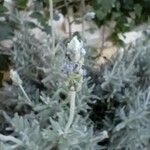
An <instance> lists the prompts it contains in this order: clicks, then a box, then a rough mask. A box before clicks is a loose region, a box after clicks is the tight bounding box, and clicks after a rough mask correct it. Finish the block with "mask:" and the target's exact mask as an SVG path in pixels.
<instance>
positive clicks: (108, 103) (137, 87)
mask: <svg viewBox="0 0 150 150" xmlns="http://www.w3.org/2000/svg"><path fill="white" fill-rule="evenodd" d="M148 31H149V29H148V28H146V29H145V28H144V31H143V34H142V35H143V36H142V38H140V40H137V41H136V42H135V44H131V45H130V46H129V47H128V48H126V49H125V48H121V49H119V50H118V53H117V55H116V56H115V57H114V59H112V61H111V62H108V63H107V64H106V65H105V66H102V68H101V71H100V72H97V75H96V76H97V78H93V79H92V81H94V83H96V86H95V88H94V89H95V90H94V93H95V94H96V93H97V95H98V96H99V97H100V101H97V103H96V104H94V105H93V112H92V113H91V118H92V120H93V121H94V122H95V124H96V128H97V129H99V128H104V129H107V130H108V131H109V136H110V139H109V140H107V141H105V142H104V143H101V144H102V145H107V149H109V150H116V149H117V150H120V149H126V150H127V149H128V150H142V149H145V150H148V149H149V142H150V137H149V135H148V134H149V130H150V128H149V127H150V120H149V114H150V111H149V106H150V105H149V104H150V97H149V93H150V91H149V83H150V80H149V79H150V78H149V77H150V75H149V69H150V68H149V56H150V55H149V52H150V50H149V48H150V47H149V46H150V45H149V43H150V42H149V33H148ZM95 81H96V82H95Z"/></svg>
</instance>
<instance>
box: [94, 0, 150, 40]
mask: <svg viewBox="0 0 150 150" xmlns="http://www.w3.org/2000/svg"><path fill="white" fill-rule="evenodd" d="M148 5H150V1H148V0H144V1H139V0H120V1H117V0H105V1H103V0H96V1H93V7H94V10H95V13H96V22H97V24H98V25H102V24H105V23H106V22H107V21H110V20H112V21H115V22H116V27H115V30H114V33H113V34H112V37H113V39H114V40H115V39H116V38H117V37H116V35H117V34H118V33H119V32H126V31H128V30H131V29H133V27H135V26H136V25H137V24H140V23H143V22H146V21H147V20H148V18H149V15H150V12H149V9H148V8H147V6H148ZM117 40H118V39H117Z"/></svg>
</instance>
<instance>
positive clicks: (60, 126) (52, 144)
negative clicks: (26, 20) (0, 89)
mask: <svg viewBox="0 0 150 150" xmlns="http://www.w3.org/2000/svg"><path fill="white" fill-rule="evenodd" d="M85 53H86V52H85V49H84V47H83V43H82V41H79V40H78V38H77V37H76V36H75V37H73V38H72V40H71V41H70V42H69V43H68V44H67V45H64V44H63V43H62V42H57V43H56V44H55V45H53V40H52V43H51V39H50V38H49V36H48V35H47V37H46V40H45V41H44V42H40V41H38V40H37V39H35V37H34V36H33V35H31V34H30V33H29V30H28V28H26V26H24V24H23V21H21V30H20V31H16V33H15V37H14V50H13V54H12V55H13V60H14V62H15V68H14V69H13V70H11V72H10V73H11V78H12V81H13V85H12V88H11V91H12V92H13V93H15V94H16V97H15V99H16V103H17V104H16V106H15V107H17V108H18V107H19V108H18V109H16V111H15V114H14V115H11V116H10V115H9V114H7V113H6V112H4V113H3V115H4V117H5V119H6V121H7V122H8V124H9V125H8V127H7V128H5V130H10V129H11V131H12V132H11V134H9V135H4V134H0V140H1V147H2V149H4V150H5V149H10V150H19V149H20V150H23V149H25V150H30V149H35V150H42V149H44V150H49V149H51V150H53V149H59V150H67V149H68V150H70V149H72V150H75V149H83V150H84V149H87V150H92V149H93V150H95V149H99V148H100V147H99V146H98V142H99V141H101V140H103V139H105V138H107V137H108V135H107V131H105V130H104V131H103V132H99V133H95V132H94V130H93V123H92V121H91V120H90V119H89V117H88V115H89V114H88V109H90V107H89V106H88V102H90V101H91V99H90V98H91V97H92V94H91V91H92V87H91V88H88V86H87V79H85V78H84V69H83V64H84V55H85ZM39 76H41V77H40V79H39ZM38 83H40V84H41V85H43V86H44V89H40V88H39V87H38V86H37V84H38ZM11 101H12V99H11V98H10V103H11ZM21 106H23V107H24V108H23V109H27V108H30V111H25V113H23V114H20V113H19V111H18V110H19V109H22V107H21ZM81 112H82V113H81Z"/></svg>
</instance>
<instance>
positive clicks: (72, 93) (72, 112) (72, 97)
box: [65, 88, 76, 133]
mask: <svg viewBox="0 0 150 150" xmlns="http://www.w3.org/2000/svg"><path fill="white" fill-rule="evenodd" d="M69 95H70V114H69V120H68V122H67V124H66V127H65V133H68V130H69V128H70V126H71V124H72V122H73V119H74V115H75V98H76V91H75V90H74V88H72V89H71V90H70V92H69Z"/></svg>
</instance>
